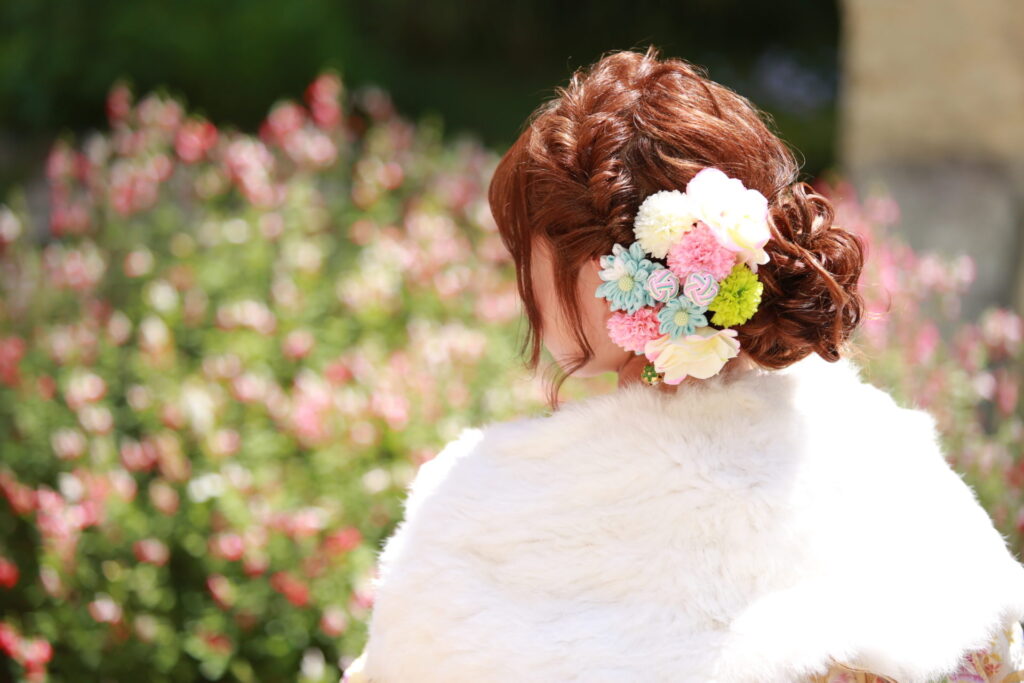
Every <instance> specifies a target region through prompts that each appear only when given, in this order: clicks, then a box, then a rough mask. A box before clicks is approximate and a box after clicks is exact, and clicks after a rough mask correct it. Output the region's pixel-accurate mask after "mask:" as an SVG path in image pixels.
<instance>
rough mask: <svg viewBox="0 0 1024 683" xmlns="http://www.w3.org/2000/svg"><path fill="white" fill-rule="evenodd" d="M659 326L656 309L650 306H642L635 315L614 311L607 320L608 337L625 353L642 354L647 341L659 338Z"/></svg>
mask: <svg viewBox="0 0 1024 683" xmlns="http://www.w3.org/2000/svg"><path fill="white" fill-rule="evenodd" d="M659 308H660V307H659ZM660 326H661V323H660V322H659V321H658V309H655V308H651V307H650V306H644V307H643V308H641V309H639V310H638V311H637V312H636V313H625V312H623V311H616V312H615V313H612V316H611V317H610V318H608V336H610V337H611V338H612V341H613V342H615V343H616V344H618V345H619V346H621V347H622V348H624V349H626V350H627V351H632V352H634V353H643V351H644V345H645V344H647V342H648V341H650V340H651V339H657V338H658V337H659V336H661V331H660V329H659V328H660Z"/></svg>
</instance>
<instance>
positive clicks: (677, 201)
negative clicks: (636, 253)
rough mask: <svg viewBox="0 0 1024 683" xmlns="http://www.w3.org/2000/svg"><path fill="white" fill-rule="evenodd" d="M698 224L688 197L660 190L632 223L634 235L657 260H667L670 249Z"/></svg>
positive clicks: (673, 191)
mask: <svg viewBox="0 0 1024 683" xmlns="http://www.w3.org/2000/svg"><path fill="white" fill-rule="evenodd" d="M696 221H697V219H696V218H695V217H694V212H693V210H692V208H691V206H690V202H689V199H688V198H687V196H686V195H685V194H683V193H682V192H680V191H679V190H661V191H660V192H655V193H654V194H652V195H649V196H648V197H647V199H645V200H644V201H643V203H642V204H641V205H640V208H639V210H638V211H637V212H636V218H635V219H634V220H633V234H634V235H635V236H636V239H637V241H639V242H640V246H642V247H643V248H644V251H646V252H647V253H648V254H650V255H651V256H653V257H655V258H665V256H666V255H667V254H668V250H669V247H671V246H672V245H673V244H675V243H676V242H677V241H679V238H681V237H682V236H683V235H684V234H686V233H687V232H689V231H690V230H692V229H693V224H694V223H695V222H696Z"/></svg>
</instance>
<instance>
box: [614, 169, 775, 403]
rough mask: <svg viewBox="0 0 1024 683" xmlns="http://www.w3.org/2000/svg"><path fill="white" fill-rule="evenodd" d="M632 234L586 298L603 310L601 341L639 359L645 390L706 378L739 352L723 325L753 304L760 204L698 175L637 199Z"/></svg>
mask: <svg viewBox="0 0 1024 683" xmlns="http://www.w3.org/2000/svg"><path fill="white" fill-rule="evenodd" d="M633 234H634V236H635V237H636V241H635V242H633V244H631V245H629V247H628V248H627V247H624V246H622V245H621V244H616V245H614V246H613V247H612V253H611V254H608V255H605V256H602V257H601V259H600V263H601V268H602V270H601V273H600V277H601V279H602V280H604V282H603V283H601V285H599V286H598V287H597V290H596V291H595V292H594V295H595V296H597V297H598V298H604V299H607V300H608V301H609V303H610V304H611V310H612V311H613V315H612V317H611V318H610V319H609V320H608V333H609V336H610V337H611V339H612V341H614V342H615V343H616V344H618V345H619V346H621V347H622V348H624V349H626V350H627V351H632V352H634V353H636V354H637V355H640V354H641V353H642V354H644V355H645V356H646V357H647V360H648V361H650V362H649V363H648V364H647V365H646V366H645V367H644V369H643V372H641V375H640V376H641V378H642V379H643V380H644V381H645V382H647V383H648V384H657V383H659V382H662V381H663V382H665V383H666V384H679V383H680V382H682V381H683V378H685V377H687V376H691V377H697V378H698V379H707V378H708V377H711V376H713V375H716V374H717V373H718V372H719V371H720V370H721V369H722V367H723V366H724V365H725V363H726V362H727V361H728V360H729V359H730V358H735V357H736V356H737V355H738V354H739V350H740V344H739V341H737V339H736V336H737V332H736V330H735V329H732V328H733V327H734V326H736V325H742V324H743V323H745V322H747V321H748V320H749V319H750V318H751V317H753V315H754V314H755V313H756V312H757V309H758V307H759V306H760V304H761V294H762V292H763V290H764V286H763V285H762V284H761V282H760V280H759V279H758V277H757V267H758V265H763V264H765V263H767V262H768V253H767V252H766V251H765V250H764V246H765V244H767V242H768V240H769V239H770V238H771V230H770V228H769V224H768V200H767V199H766V198H765V197H764V195H762V194H761V193H760V192H758V191H757V190H751V189H747V188H746V187H744V186H743V183H742V182H741V181H740V180H738V179H736V178H730V177H729V176H727V175H726V174H725V173H723V172H722V171H720V170H718V169H716V168H705V169H703V170H701V171H700V172H699V173H697V174H696V175H695V176H694V177H693V178H692V179H691V180H690V182H689V183H687V185H686V192H680V191H679V190H662V191H660V192H655V193H654V194H651V195H650V196H648V197H647V198H646V199H644V201H643V203H642V204H641V205H640V208H639V210H638V211H637V214H636V217H635V219H634V222H633ZM615 311H620V312H618V313H615ZM719 328H721V329H719Z"/></svg>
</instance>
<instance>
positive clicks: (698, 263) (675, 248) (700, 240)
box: [668, 222, 736, 281]
mask: <svg viewBox="0 0 1024 683" xmlns="http://www.w3.org/2000/svg"><path fill="white" fill-rule="evenodd" d="M735 264H736V252H734V251H732V250H730V249H727V248H726V247H725V246H723V245H722V243H721V242H719V241H718V238H717V237H715V234H714V233H713V232H712V231H711V228H709V227H708V226H707V225H705V224H704V223H703V222H701V223H698V224H697V227H695V228H694V229H692V230H690V231H689V232H687V233H686V234H685V235H683V237H682V238H681V239H680V240H679V241H678V242H676V243H675V244H673V245H672V246H671V247H669V251H668V267H669V269H670V270H671V271H672V272H673V273H675V274H676V275H678V276H679V280H680V281H685V280H686V277H687V276H688V275H689V274H690V273H692V272H694V271H698V270H706V271H708V272H709V273H711V276H712V277H714V278H715V279H716V280H722V279H723V278H725V277H726V276H727V275H728V274H729V272H730V271H731V270H732V267H733V266H734V265H735Z"/></svg>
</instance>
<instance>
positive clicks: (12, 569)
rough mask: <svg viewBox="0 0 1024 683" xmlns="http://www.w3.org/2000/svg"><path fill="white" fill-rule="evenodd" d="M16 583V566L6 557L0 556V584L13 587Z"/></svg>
mask: <svg viewBox="0 0 1024 683" xmlns="http://www.w3.org/2000/svg"><path fill="white" fill-rule="evenodd" d="M16 583H18V567H17V565H15V564H14V563H13V562H11V561H10V560H8V559H7V558H6V557H0V586H3V587H4V588H14V585H15V584H16Z"/></svg>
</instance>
